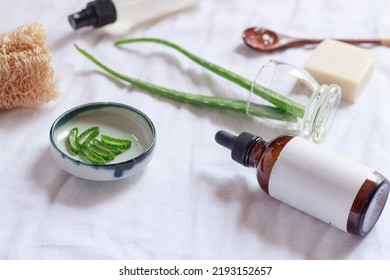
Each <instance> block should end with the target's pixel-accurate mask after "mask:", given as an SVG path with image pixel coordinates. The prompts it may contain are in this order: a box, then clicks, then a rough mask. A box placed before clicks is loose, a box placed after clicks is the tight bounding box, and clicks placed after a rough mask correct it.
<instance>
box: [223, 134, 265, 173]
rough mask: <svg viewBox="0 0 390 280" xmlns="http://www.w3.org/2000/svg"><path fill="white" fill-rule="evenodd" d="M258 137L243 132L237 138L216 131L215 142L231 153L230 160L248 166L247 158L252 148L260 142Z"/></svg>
mask: <svg viewBox="0 0 390 280" xmlns="http://www.w3.org/2000/svg"><path fill="white" fill-rule="evenodd" d="M261 140H262V139H261V138H260V137H259V136H256V135H253V134H251V133H249V132H243V133H241V134H240V135H238V136H234V135H232V134H230V133H229V132H226V131H224V130H221V131H218V132H217V133H216V134H215V141H216V142H217V143H218V144H220V145H222V146H224V147H226V148H228V149H230V150H231V151H232V159H233V160H235V161H237V162H238V163H240V164H242V165H244V166H249V156H250V153H251V151H252V148H253V146H254V145H255V144H256V143H257V142H259V141H261Z"/></svg>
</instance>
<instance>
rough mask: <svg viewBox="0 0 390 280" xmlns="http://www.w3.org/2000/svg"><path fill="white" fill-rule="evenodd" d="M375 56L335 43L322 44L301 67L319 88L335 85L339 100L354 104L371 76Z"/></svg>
mask: <svg viewBox="0 0 390 280" xmlns="http://www.w3.org/2000/svg"><path fill="white" fill-rule="evenodd" d="M374 65H375V55H374V54H373V53H372V52H370V51H368V50H366V49H363V48H360V47H357V46H353V45H350V44H347V43H343V42H340V41H336V40H331V39H326V40H324V41H322V42H321V43H320V44H319V45H318V46H317V48H316V49H315V51H314V52H313V54H312V55H311V57H310V58H309V59H308V60H307V62H306V64H305V67H304V68H305V70H306V71H308V72H309V73H310V74H311V75H312V76H313V77H314V78H315V79H316V80H317V81H318V83H319V84H337V85H339V86H340V87H341V91H342V98H343V99H344V100H348V101H351V102H354V101H355V100H356V99H357V97H358V96H359V94H360V93H361V91H362V90H363V88H364V87H365V85H366V84H367V83H368V81H369V79H370V78H371V76H372V73H373V70H374Z"/></svg>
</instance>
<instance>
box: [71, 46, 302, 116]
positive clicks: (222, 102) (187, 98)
mask: <svg viewBox="0 0 390 280" xmlns="http://www.w3.org/2000/svg"><path fill="white" fill-rule="evenodd" d="M75 47H76V49H77V50H78V51H79V52H80V53H81V54H83V55H84V56H85V57H86V58H88V59H89V60H90V61H92V62H93V63H94V64H96V65H97V66H98V67H100V68H101V69H103V70H104V71H106V72H107V73H109V74H110V75H112V76H114V77H115V78H117V79H120V80H123V81H126V82H128V83H131V84H132V85H133V86H135V87H137V88H140V89H143V90H146V91H148V92H150V93H153V94H156V95H159V96H163V97H166V98H169V99H172V100H175V101H179V102H183V103H188V104H192V105H197V106H201V107H210V108H216V109H222V110H229V111H234V112H239V113H243V114H246V102H245V101H242V100H238V99H232V98H225V97H218V96H204V95H197V94H191V93H186V92H182V91H177V90H173V89H168V88H164V87H161V86H157V85H154V84H151V83H148V82H145V81H142V80H139V79H135V78H132V77H129V76H126V75H123V74H121V73H118V72H116V71H114V70H113V69H111V68H109V67H107V66H106V65H104V64H103V63H101V62H100V61H99V60H98V59H96V58H95V57H93V56H92V55H91V54H90V53H88V52H87V51H86V50H84V49H82V48H80V47H78V46H77V45H75ZM250 114H251V115H253V116H258V117H263V118H269V119H276V120H282V121H287V122H295V121H296V117H295V116H293V115H291V114H289V113H286V112H284V111H282V110H280V109H278V108H276V107H271V106H266V105H256V106H254V107H253V109H251V111H250Z"/></svg>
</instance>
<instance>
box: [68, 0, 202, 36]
mask: <svg viewBox="0 0 390 280" xmlns="http://www.w3.org/2000/svg"><path fill="white" fill-rule="evenodd" d="M195 4H196V1H195V0H94V1H91V2H89V3H88V4H87V7H86V8H85V9H83V10H81V11H80V12H77V13H74V14H72V15H70V16H69V17H68V19H69V22H70V24H71V26H72V27H73V28H74V29H79V28H81V27H83V26H93V27H95V28H97V27H102V26H105V25H108V24H113V23H115V25H117V26H118V27H119V28H121V29H123V28H131V27H133V26H135V25H137V24H139V23H142V22H146V21H148V20H153V19H156V18H159V17H162V16H165V15H168V14H170V13H174V12H177V11H179V10H182V9H184V8H188V7H192V6H194V5H195Z"/></svg>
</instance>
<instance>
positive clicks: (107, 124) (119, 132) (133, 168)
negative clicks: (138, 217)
mask: <svg viewBox="0 0 390 280" xmlns="http://www.w3.org/2000/svg"><path fill="white" fill-rule="evenodd" d="M91 126H98V127H99V130H100V133H101V134H106V135H110V136H112V137H116V138H124V139H130V140H131V141H132V145H131V148H130V149H129V150H127V151H125V152H123V153H122V154H120V155H118V156H116V158H115V159H114V160H112V161H110V162H108V163H107V164H103V165H98V164H91V163H87V162H85V161H84V160H83V159H81V158H80V156H78V155H72V154H71V153H69V151H68V149H67V147H66V139H67V137H68V134H69V131H70V130H71V129H72V128H74V127H78V128H79V132H82V131H84V130H85V129H87V128H89V127H91ZM155 144H156V130H155V127H154V125H153V123H152V121H151V120H150V119H149V118H148V117H147V116H146V115H145V114H144V113H142V112H141V111H139V110H138V109H136V108H133V107H130V106H127V105H124V104H119V103H111V102H99V103H88V104H85V105H81V106H78V107H75V108H73V109H71V110H69V111H67V112H65V113H64V114H62V115H61V116H59V117H58V118H57V119H56V120H55V121H54V123H53V125H52V126H51V129H50V151H51V154H52V156H53V158H54V160H55V162H56V163H57V164H58V165H59V166H60V167H61V168H62V169H64V170H65V171H67V172H69V173H70V174H72V175H74V176H77V177H80V178H84V179H88V180H96V181H110V180H117V179H121V178H125V177H128V176H131V175H134V174H135V173H137V172H139V171H141V170H142V169H143V168H144V167H145V166H146V165H147V164H148V163H149V161H150V160H151V158H152V154H153V150H154V147H155Z"/></svg>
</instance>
